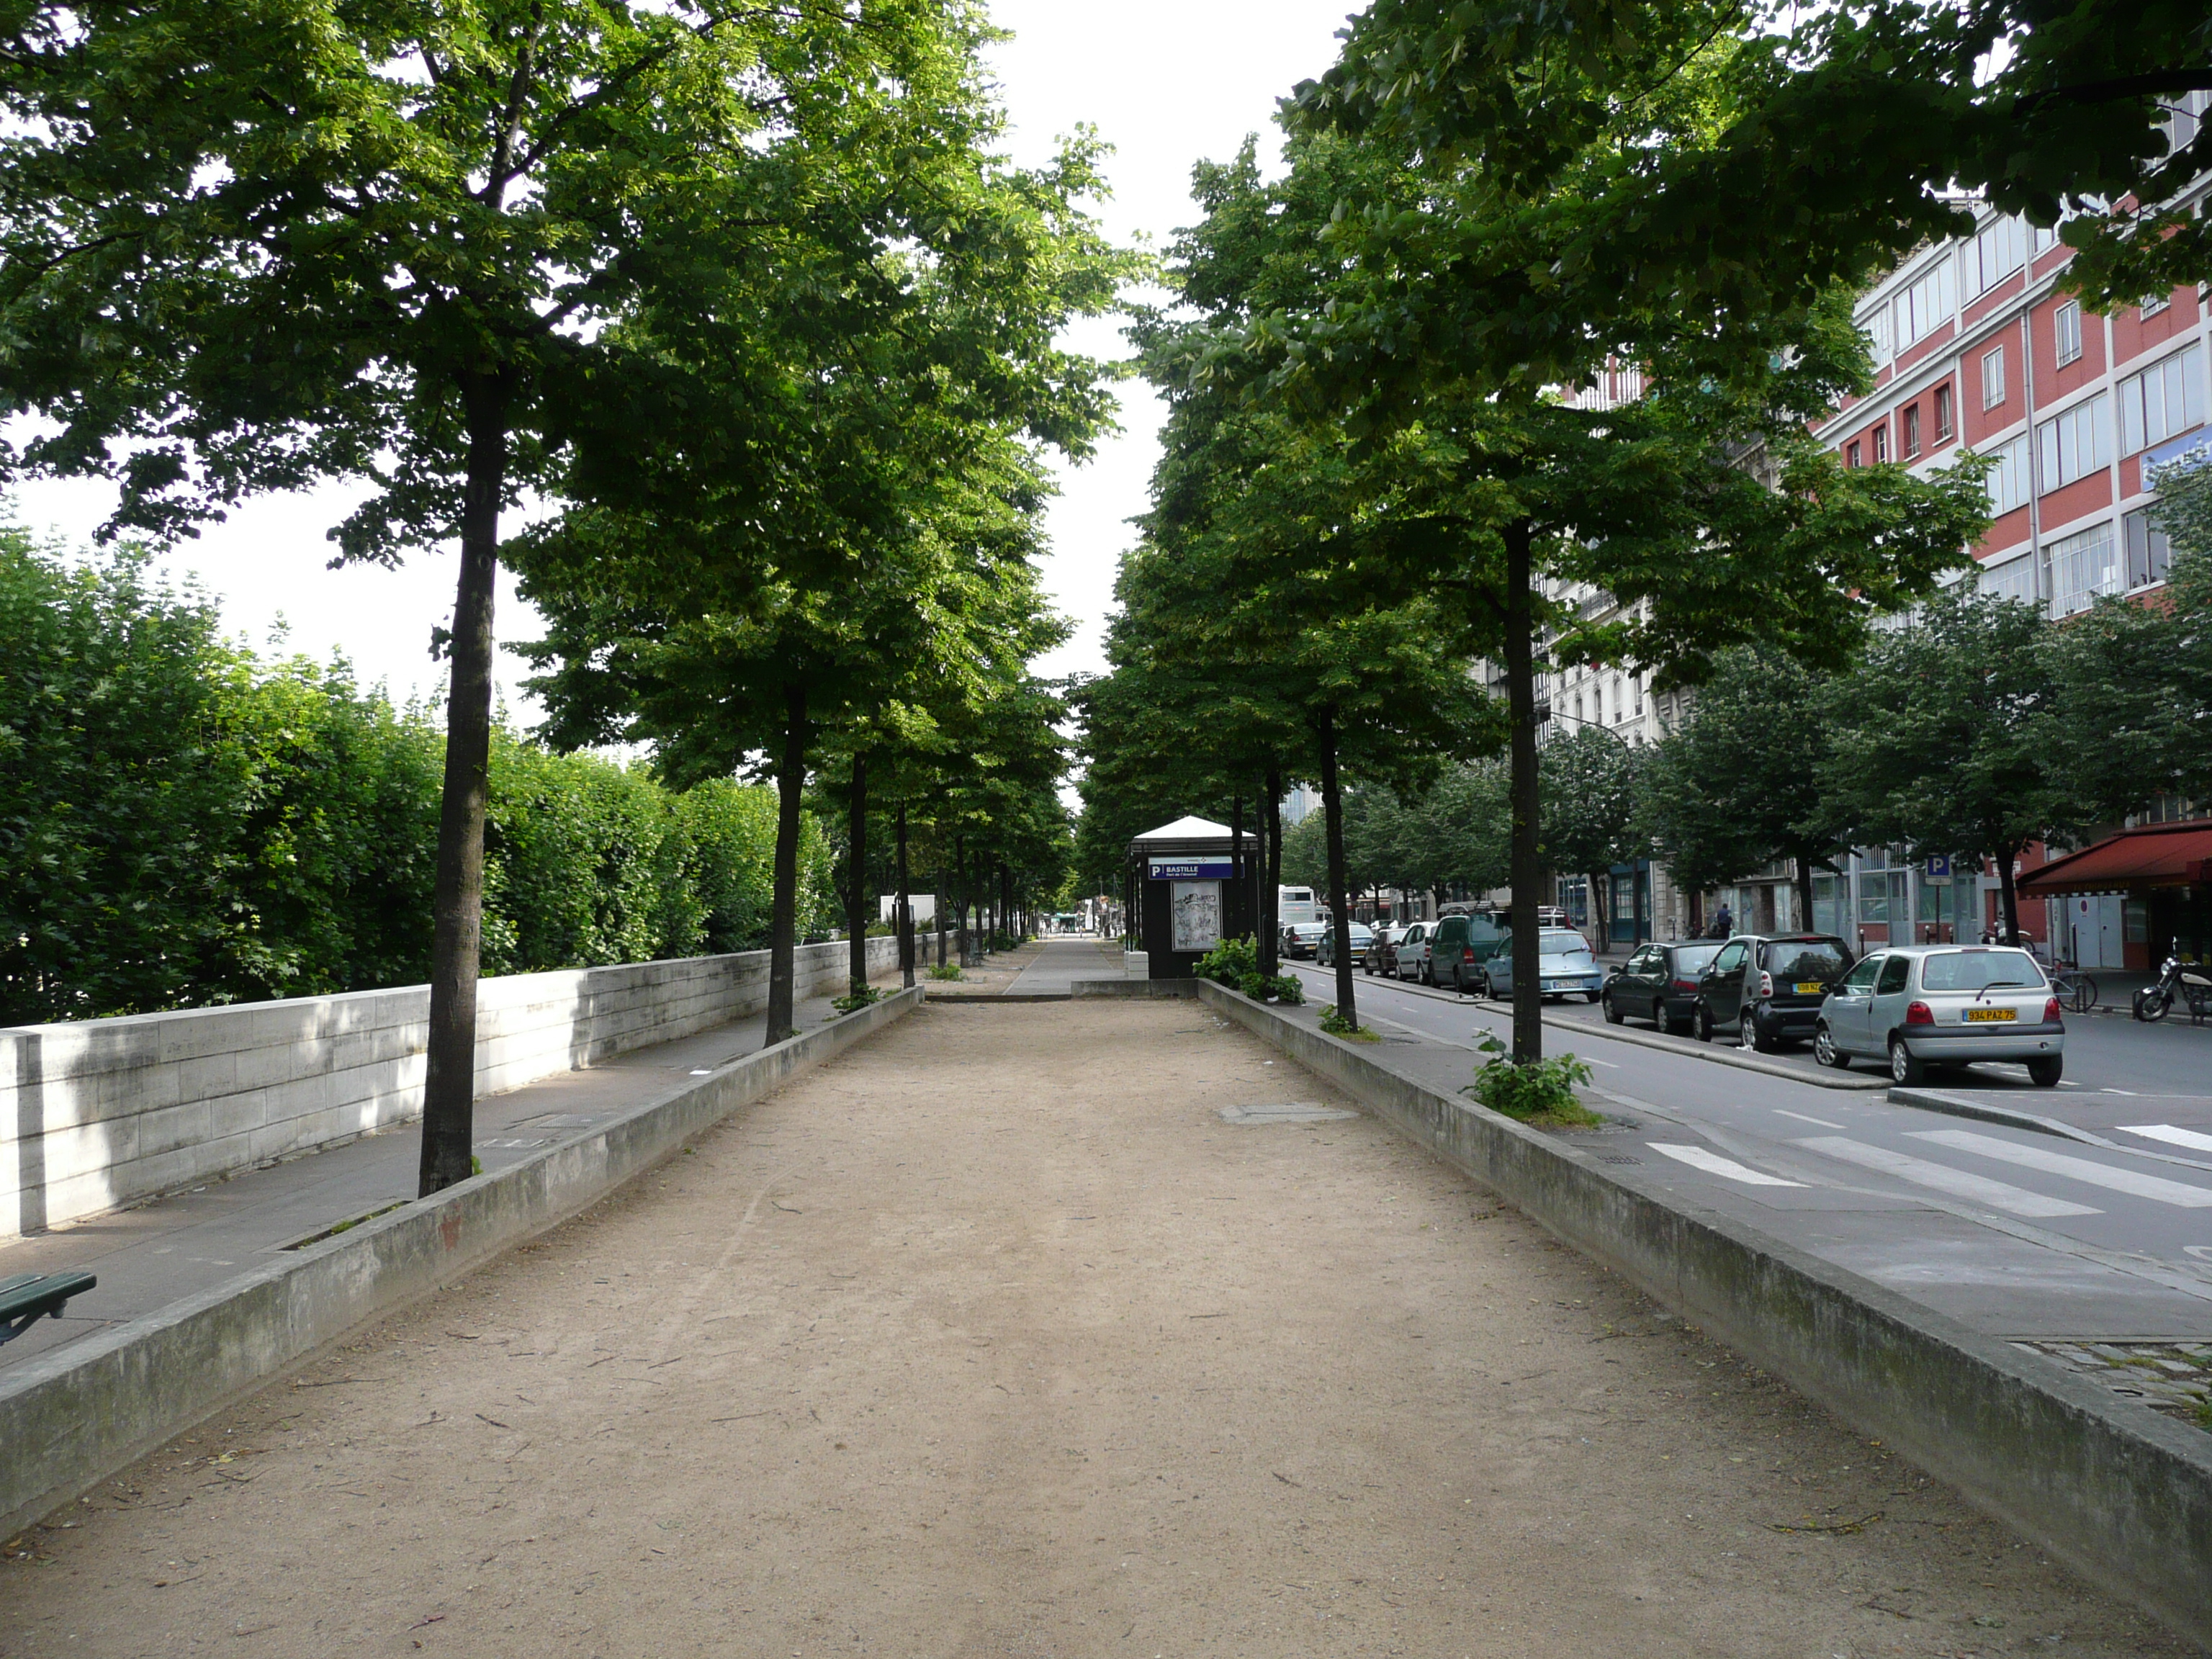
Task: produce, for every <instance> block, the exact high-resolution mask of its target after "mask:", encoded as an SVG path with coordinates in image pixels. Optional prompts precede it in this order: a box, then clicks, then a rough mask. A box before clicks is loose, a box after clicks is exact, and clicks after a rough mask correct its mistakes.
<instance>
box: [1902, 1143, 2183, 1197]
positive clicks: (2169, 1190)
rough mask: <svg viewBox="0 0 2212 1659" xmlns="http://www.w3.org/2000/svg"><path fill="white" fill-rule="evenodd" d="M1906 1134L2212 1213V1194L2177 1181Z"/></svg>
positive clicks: (2038, 1151)
mask: <svg viewBox="0 0 2212 1659" xmlns="http://www.w3.org/2000/svg"><path fill="white" fill-rule="evenodd" d="M1907 1133H1910V1134H1911V1137H1912V1138H1913V1139H1915V1140H1932V1141H1934V1142H1936V1144H1937V1145H1938V1146H1952V1147H1956V1148H1957V1149H1958V1150H1959V1151H1960V1152H1972V1153H1975V1154H1976V1155H1978V1156H1979V1157H1982V1158H1996V1159H1997V1160H1998V1161H1999V1162H2001V1163H2004V1164H2019V1165H2021V1167H2022V1168H2023V1169H2028V1170H2046V1171H2048V1172H2049V1173H2051V1174H2052V1175H2059V1176H2066V1177H2067V1178H2068V1179H2069V1180H2070V1181H2081V1182H2087V1183H2088V1184H2089V1185H2090V1186H2092V1187H2108V1188H2111V1189H2112V1191H2114V1192H2116V1193H2127V1194H2132V1195H2133V1196H2135V1197H2136V1198H2148V1199H2151V1200H2155V1201H2156V1202H2158V1203H2160V1204H2171V1205H2172V1206H2174V1207H2175V1208H2177V1209H2183V1210H2208V1209H2212V1191H2207V1190H2206V1189H2205V1188H2202V1187H2186V1186H2184V1185H2183V1184H2182V1183H2181V1182H2179V1181H2165V1180H2161V1179H2160V1177H2159V1176H2153V1175H2144V1174H2142V1173H2141V1172H2140V1171H2138V1170H2122V1169H2116V1168H2114V1167H2113V1166H2112V1164H2092V1163H2091V1162H2090V1161H2089V1160H2088V1159H2087V1158H2069V1157H2068V1156H2067V1155H2066V1154H2065V1153H2063V1152H2045V1151H2044V1149H2043V1148H2042V1147H2040V1146H2021V1145H2019V1144H2018V1143H2016V1142H2015V1141H2010V1140H2000V1139H1997V1138H1996V1136H1995V1135H1978V1134H1975V1133H1972V1131H1970V1130H1966V1129H1912V1130H1909V1131H1907Z"/></svg>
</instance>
